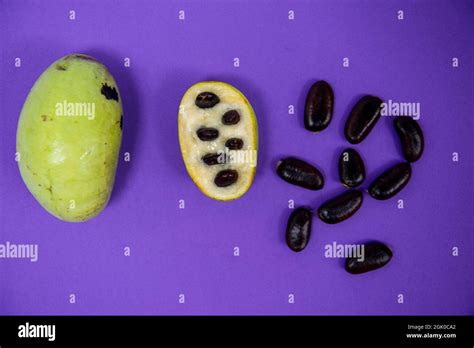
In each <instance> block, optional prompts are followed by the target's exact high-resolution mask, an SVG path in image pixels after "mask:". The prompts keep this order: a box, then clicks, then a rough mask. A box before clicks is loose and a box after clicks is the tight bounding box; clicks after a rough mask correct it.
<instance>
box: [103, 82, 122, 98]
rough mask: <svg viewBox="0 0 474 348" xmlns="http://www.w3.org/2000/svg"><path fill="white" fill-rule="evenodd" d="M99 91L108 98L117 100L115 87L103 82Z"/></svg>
mask: <svg viewBox="0 0 474 348" xmlns="http://www.w3.org/2000/svg"><path fill="white" fill-rule="evenodd" d="M100 93H101V94H102V95H103V96H104V97H105V99H108V100H115V101H117V102H118V101H119V96H118V92H117V90H116V89H115V87H110V86H109V85H108V84H106V83H103V84H102V88H101V90H100Z"/></svg>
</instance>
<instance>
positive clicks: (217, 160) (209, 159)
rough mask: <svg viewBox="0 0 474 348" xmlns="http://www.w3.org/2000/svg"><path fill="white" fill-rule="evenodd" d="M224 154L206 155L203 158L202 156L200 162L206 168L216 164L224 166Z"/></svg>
mask: <svg viewBox="0 0 474 348" xmlns="http://www.w3.org/2000/svg"><path fill="white" fill-rule="evenodd" d="M221 156H224V154H219V153H207V154H205V155H204V156H202V158H201V159H202V161H203V162H204V163H205V164H207V165H208V166H213V165H216V164H224V163H225V161H223V160H222V158H223V157H221Z"/></svg>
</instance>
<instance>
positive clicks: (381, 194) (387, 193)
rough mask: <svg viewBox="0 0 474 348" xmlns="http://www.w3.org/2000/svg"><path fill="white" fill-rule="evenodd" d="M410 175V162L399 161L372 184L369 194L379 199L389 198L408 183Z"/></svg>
mask: <svg viewBox="0 0 474 348" xmlns="http://www.w3.org/2000/svg"><path fill="white" fill-rule="evenodd" d="M410 177H411V166H410V163H408V162H403V163H399V164H397V165H395V166H393V167H392V168H390V169H388V170H386V171H385V172H383V173H382V174H381V175H380V176H378V177H377V178H376V179H375V180H374V181H373V182H372V183H371V184H370V186H369V194H370V195H371V196H372V197H373V198H375V199H378V200H385V199H389V198H391V197H393V196H395V195H396V194H397V193H398V192H400V191H401V190H402V189H403V188H404V187H405V186H406V184H408V181H409V180H410Z"/></svg>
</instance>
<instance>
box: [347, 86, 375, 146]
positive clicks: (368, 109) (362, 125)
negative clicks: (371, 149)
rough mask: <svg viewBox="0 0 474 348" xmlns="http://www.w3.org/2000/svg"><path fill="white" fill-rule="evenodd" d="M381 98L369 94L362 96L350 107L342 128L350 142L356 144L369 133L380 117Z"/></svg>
mask: <svg viewBox="0 0 474 348" xmlns="http://www.w3.org/2000/svg"><path fill="white" fill-rule="evenodd" d="M381 104H382V99H380V98H378V97H374V96H371V95H366V96H365V97H362V98H361V99H360V100H359V101H358V102H357V103H356V105H355V106H354V107H353V108H352V111H351V113H350V114H349V117H348V118H347V121H346V125H345V128H344V135H345V136H346V139H347V140H348V141H349V142H350V143H351V144H358V143H360V142H361V141H362V140H364V139H365V138H366V137H367V135H369V133H370V131H371V130H372V128H374V126H375V124H376V123H377V121H378V120H379V118H380V111H381Z"/></svg>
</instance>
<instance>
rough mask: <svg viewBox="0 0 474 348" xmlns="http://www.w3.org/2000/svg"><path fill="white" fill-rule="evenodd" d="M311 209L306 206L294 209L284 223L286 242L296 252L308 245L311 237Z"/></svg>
mask: <svg viewBox="0 0 474 348" xmlns="http://www.w3.org/2000/svg"><path fill="white" fill-rule="evenodd" d="M311 217H312V214H311V211H310V210H309V209H307V208H298V209H295V210H294V211H293V212H292V213H291V215H290V217H289V219H288V224H287V225H286V244H287V245H288V247H289V248H290V249H291V250H293V251H296V252H299V251H301V250H303V249H304V248H305V247H306V245H308V242H309V238H310V237H311Z"/></svg>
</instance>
